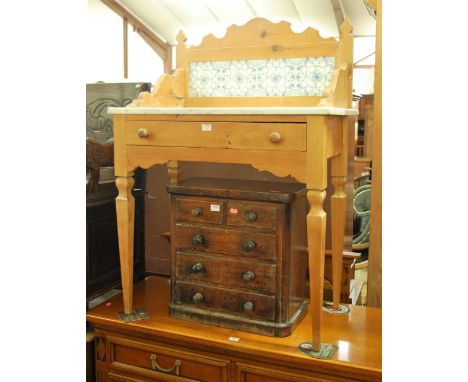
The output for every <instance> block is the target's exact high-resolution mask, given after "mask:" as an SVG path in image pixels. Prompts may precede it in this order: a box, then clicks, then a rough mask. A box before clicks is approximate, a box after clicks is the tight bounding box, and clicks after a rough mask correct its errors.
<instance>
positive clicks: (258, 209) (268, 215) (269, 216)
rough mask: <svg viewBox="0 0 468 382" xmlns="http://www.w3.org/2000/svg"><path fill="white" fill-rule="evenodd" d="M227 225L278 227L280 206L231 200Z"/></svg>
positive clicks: (228, 205) (227, 208) (227, 209)
mask: <svg viewBox="0 0 468 382" xmlns="http://www.w3.org/2000/svg"><path fill="white" fill-rule="evenodd" d="M226 211H227V225H232V226H241V227H242V226H244V227H255V228H271V229H276V227H277V225H278V207H277V206H274V205H267V204H251V203H242V202H238V201H235V200H233V201H229V202H228V203H227V207H226Z"/></svg>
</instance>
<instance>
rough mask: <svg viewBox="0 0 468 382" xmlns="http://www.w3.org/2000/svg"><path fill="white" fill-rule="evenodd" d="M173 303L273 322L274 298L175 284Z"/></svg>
mask: <svg viewBox="0 0 468 382" xmlns="http://www.w3.org/2000/svg"><path fill="white" fill-rule="evenodd" d="M175 301H176V303H178V304H186V305H191V306H195V307H200V308H208V309H213V310H218V311H222V312H228V313H237V314H242V315H245V316H248V317H258V318H262V319H265V320H270V321H273V320H274V319H275V297H274V296H265V295H261V294H256V293H245V292H239V291H237V290H230V289H225V288H216V287H207V286H202V285H196V284H189V283H185V282H179V281H178V282H176V285H175Z"/></svg>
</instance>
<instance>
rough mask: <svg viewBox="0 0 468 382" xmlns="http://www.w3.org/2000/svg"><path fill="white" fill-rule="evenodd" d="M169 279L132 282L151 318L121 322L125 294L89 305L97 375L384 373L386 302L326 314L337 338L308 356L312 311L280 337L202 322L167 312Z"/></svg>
mask: <svg viewBox="0 0 468 382" xmlns="http://www.w3.org/2000/svg"><path fill="white" fill-rule="evenodd" d="M169 289H170V285H169V284H168V283H167V279H165V278H161V277H156V276H149V277H147V278H146V279H145V280H144V281H142V282H140V283H138V284H135V289H134V302H135V304H136V305H137V306H144V307H145V308H146V310H147V311H148V313H149V315H150V318H148V319H145V320H141V321H137V322H133V323H131V324H125V323H123V322H122V321H121V320H120V319H119V317H118V315H117V312H119V311H121V310H122V309H123V304H122V297H121V296H114V297H113V298H112V299H111V300H109V301H110V303H111V304H112V305H111V306H106V305H105V304H102V305H99V306H96V307H95V308H94V309H92V310H90V311H88V313H87V319H88V321H89V322H91V323H92V324H93V326H94V332H95V336H96V339H95V348H96V381H97V382H150V381H168V382H169V381H171V382H190V381H200V382H318V381H320V382H338V381H355V382H358V381H360V382H362V381H381V380H382V353H381V346H382V343H381V322H382V317H381V309H376V308H364V307H360V306H351V307H350V308H351V314H349V315H324V320H323V336H324V338H326V339H327V341H330V342H333V343H336V344H338V345H339V347H338V350H337V353H336V354H335V356H334V359H333V360H332V361H329V362H326V361H323V360H321V359H314V358H310V357H308V356H306V355H305V354H304V353H303V352H302V351H301V350H299V348H298V345H299V344H301V343H303V342H306V341H309V339H310V326H311V312H310V307H309V311H308V313H307V315H306V316H305V318H304V319H303V320H302V321H301V322H300V323H299V324H298V326H297V327H296V329H295V330H294V334H293V335H292V336H289V337H284V338H277V337H268V336H259V335H256V334H251V333H246V332H241V331H236V330H233V329H227V328H220V327H215V326H209V325H203V324H199V323H196V322H187V321H182V320H178V319H175V318H173V317H171V316H170V315H169V312H168V309H167V306H168V303H169V301H170V297H169V295H170V291H169Z"/></svg>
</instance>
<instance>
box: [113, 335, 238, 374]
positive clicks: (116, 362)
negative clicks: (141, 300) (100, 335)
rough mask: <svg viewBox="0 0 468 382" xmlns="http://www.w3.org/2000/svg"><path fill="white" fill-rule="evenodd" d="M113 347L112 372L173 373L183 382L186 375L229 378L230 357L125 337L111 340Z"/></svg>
mask: <svg viewBox="0 0 468 382" xmlns="http://www.w3.org/2000/svg"><path fill="white" fill-rule="evenodd" d="M111 347H112V350H111V354H112V359H111V364H110V369H111V371H119V370H125V371H131V373H132V374H135V375H141V376H145V377H149V376H151V377H152V378H155V379H154V380H159V378H161V380H166V379H165V378H166V376H167V377H169V376H171V377H172V376H173V378H174V379H173V380H174V381H176V380H178V379H177V377H176V376H178V377H180V378H181V381H182V380H183V381H186V379H185V378H188V379H190V380H192V379H193V380H196V381H205V382H226V381H227V380H228V371H229V362H228V361H227V360H222V359H216V358H212V357H205V356H201V355H198V354H194V353H193V352H190V353H186V352H184V351H178V350H174V349H170V348H166V347H163V346H155V345H150V344H147V343H139V342H136V341H131V342H127V341H125V340H121V339H113V340H111ZM163 377H164V379H163ZM171 380H172V379H171Z"/></svg>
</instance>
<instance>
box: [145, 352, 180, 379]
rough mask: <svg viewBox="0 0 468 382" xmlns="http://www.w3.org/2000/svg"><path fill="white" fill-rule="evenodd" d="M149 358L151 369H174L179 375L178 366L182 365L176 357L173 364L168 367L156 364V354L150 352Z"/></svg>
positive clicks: (167, 370) (169, 370) (168, 370)
mask: <svg viewBox="0 0 468 382" xmlns="http://www.w3.org/2000/svg"><path fill="white" fill-rule="evenodd" d="M150 360H151V367H152V368H153V370H157V371H162V372H163V373H172V372H173V371H174V370H175V375H180V366H182V362H181V361H179V360H178V359H177V360H176V361H175V362H174V365H173V366H172V367H171V368H169V369H165V368H164V367H161V366H159V365H158V363H157V362H156V354H151V356H150Z"/></svg>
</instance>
